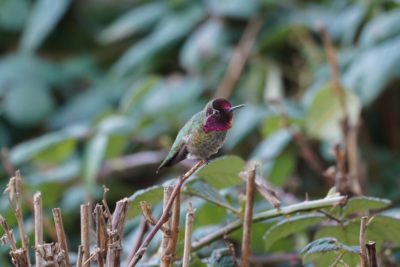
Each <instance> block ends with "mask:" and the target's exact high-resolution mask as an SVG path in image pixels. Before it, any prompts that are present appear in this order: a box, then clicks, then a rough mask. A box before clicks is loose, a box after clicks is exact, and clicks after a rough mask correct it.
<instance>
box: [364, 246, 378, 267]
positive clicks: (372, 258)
mask: <svg viewBox="0 0 400 267" xmlns="http://www.w3.org/2000/svg"><path fill="white" fill-rule="evenodd" d="M366 246H367V254H368V263H369V266H368V267H378V261H377V259H376V248H375V242H374V241H369V242H368V243H367V245H366Z"/></svg>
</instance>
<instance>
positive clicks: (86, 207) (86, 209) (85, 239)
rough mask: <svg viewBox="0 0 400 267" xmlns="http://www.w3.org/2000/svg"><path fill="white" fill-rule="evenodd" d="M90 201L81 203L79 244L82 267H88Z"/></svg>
mask: <svg viewBox="0 0 400 267" xmlns="http://www.w3.org/2000/svg"><path fill="white" fill-rule="evenodd" d="M89 232H90V203H87V204H82V205H81V244H82V253H83V257H82V262H83V263H86V262H87V263H86V264H84V265H82V266H83V267H90V261H89V262H88V259H89V258H90V233H89Z"/></svg>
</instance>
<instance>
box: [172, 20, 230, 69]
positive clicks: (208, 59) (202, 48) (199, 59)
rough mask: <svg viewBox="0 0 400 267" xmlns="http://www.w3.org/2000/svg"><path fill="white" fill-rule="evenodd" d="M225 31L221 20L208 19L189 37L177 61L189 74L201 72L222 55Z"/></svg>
mask: <svg viewBox="0 0 400 267" xmlns="http://www.w3.org/2000/svg"><path fill="white" fill-rule="evenodd" d="M226 39H227V36H226V31H224V26H223V23H222V21H221V20H218V19H213V18H211V19H209V20H207V21H206V22H205V23H204V24H203V25H201V26H200V27H199V28H198V29H196V31H195V32H194V33H193V34H191V35H190V36H189V38H188V39H187V41H186V42H185V44H184V45H183V48H182V49H181V52H180V56H179V61H180V63H181V65H182V66H183V67H185V68H186V69H187V70H188V71H191V72H202V71H204V70H206V68H207V67H209V66H210V65H211V64H212V61H213V60H216V59H217V58H218V57H220V56H221V55H222V54H223V53H224V49H226Z"/></svg>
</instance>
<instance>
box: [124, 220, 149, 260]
mask: <svg viewBox="0 0 400 267" xmlns="http://www.w3.org/2000/svg"><path fill="white" fill-rule="evenodd" d="M147 228H148V227H147V221H146V219H144V218H142V220H141V221H140V225H139V230H138V234H137V237H136V239H135V243H134V245H133V248H132V250H131V252H130V254H129V256H128V260H127V262H130V261H131V260H132V258H133V256H134V255H135V254H136V252H137V251H138V249H139V247H140V244H141V243H142V242H143V238H144V235H145V233H146V231H147Z"/></svg>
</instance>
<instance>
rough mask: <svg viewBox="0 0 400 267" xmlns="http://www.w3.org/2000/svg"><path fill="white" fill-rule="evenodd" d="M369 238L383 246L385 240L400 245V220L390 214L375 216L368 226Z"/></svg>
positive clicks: (378, 245)
mask: <svg viewBox="0 0 400 267" xmlns="http://www.w3.org/2000/svg"><path fill="white" fill-rule="evenodd" d="M367 238H368V240H373V241H375V242H377V244H376V245H377V247H378V248H379V247H381V245H383V242H384V241H386V242H387V241H391V242H393V243H395V244H396V245H400V220H399V219H398V218H393V217H390V216H383V215H378V216H375V217H374V218H373V219H372V221H371V222H370V223H369V224H368V226H367Z"/></svg>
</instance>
